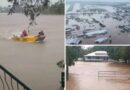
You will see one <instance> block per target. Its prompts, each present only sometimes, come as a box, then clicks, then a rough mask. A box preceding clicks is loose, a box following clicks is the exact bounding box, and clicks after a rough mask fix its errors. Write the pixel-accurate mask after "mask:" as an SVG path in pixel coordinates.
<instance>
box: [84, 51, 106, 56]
mask: <svg viewBox="0 0 130 90" xmlns="http://www.w3.org/2000/svg"><path fill="white" fill-rule="evenodd" d="M85 56H107V57H108V54H107V52H106V51H95V52H92V53H89V54H87V55H85Z"/></svg>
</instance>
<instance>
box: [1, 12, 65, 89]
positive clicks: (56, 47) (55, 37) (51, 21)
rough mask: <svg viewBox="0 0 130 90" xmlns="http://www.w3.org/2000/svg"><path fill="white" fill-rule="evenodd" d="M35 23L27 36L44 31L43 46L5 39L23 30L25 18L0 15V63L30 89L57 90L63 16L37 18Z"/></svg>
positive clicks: (26, 20) (62, 46)
mask: <svg viewBox="0 0 130 90" xmlns="http://www.w3.org/2000/svg"><path fill="white" fill-rule="evenodd" d="M37 23H38V25H37V26H34V27H31V29H30V33H31V34H37V33H38V31H40V30H44V32H45V34H46V39H45V41H44V42H43V43H25V42H15V41H13V40H8V38H9V37H11V36H12V34H13V33H17V32H21V31H22V30H23V29H26V28H27V27H28V19H27V18H26V17H25V16H24V15H22V14H14V15H12V16H7V14H0V64H1V65H3V66H4V67H6V68H7V69H8V70H9V71H11V72H12V73H13V74H14V75H15V76H17V77H18V78H19V79H20V80H22V81H23V82H24V83H25V84H27V85H28V86H29V87H30V88H31V89H32V90H60V83H59V82H60V72H61V69H60V68H58V67H57V65H56V63H57V62H58V61H60V60H62V59H63V57H64V51H63V50H64V30H63V28H64V27H63V26H64V16H60V15H54V16H53V15H52V16H51V15H41V16H39V17H38V18H37ZM1 88H2V84H1V82H0V90H2V89H1Z"/></svg>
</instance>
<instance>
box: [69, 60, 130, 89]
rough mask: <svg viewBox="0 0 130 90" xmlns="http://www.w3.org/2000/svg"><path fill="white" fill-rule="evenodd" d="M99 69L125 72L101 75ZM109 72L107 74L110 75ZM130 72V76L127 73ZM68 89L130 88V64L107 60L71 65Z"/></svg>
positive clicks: (79, 62)
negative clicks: (111, 75)
mask: <svg viewBox="0 0 130 90" xmlns="http://www.w3.org/2000/svg"><path fill="white" fill-rule="evenodd" d="M98 71H118V72H121V73H125V74H123V75H122V76H123V77H119V76H118V75H117V76H114V74H113V77H100V78H98ZM109 74H110V73H108V74H107V75H109ZM127 74H129V77H126V75H127ZM67 90H130V65H125V64H115V63H106V62H81V61H78V62H76V63H75V66H71V67H69V80H68V81H67Z"/></svg>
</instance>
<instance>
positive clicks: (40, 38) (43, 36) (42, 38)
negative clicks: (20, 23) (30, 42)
mask: <svg viewBox="0 0 130 90" xmlns="http://www.w3.org/2000/svg"><path fill="white" fill-rule="evenodd" d="M37 37H38V41H43V40H44V39H45V34H44V32H43V30H41V31H40V32H39V33H38V36H37Z"/></svg>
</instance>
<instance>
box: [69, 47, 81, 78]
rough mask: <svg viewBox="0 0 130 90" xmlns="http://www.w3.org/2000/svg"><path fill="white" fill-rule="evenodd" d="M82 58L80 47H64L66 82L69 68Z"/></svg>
mask: <svg viewBox="0 0 130 90" xmlns="http://www.w3.org/2000/svg"><path fill="white" fill-rule="evenodd" d="M81 56H83V54H82V49H81V47H80V46H67V47H66V78H67V80H68V78H69V77H68V73H69V68H68V67H69V66H71V65H74V62H75V61H76V60H77V59H78V58H79V57H81Z"/></svg>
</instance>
